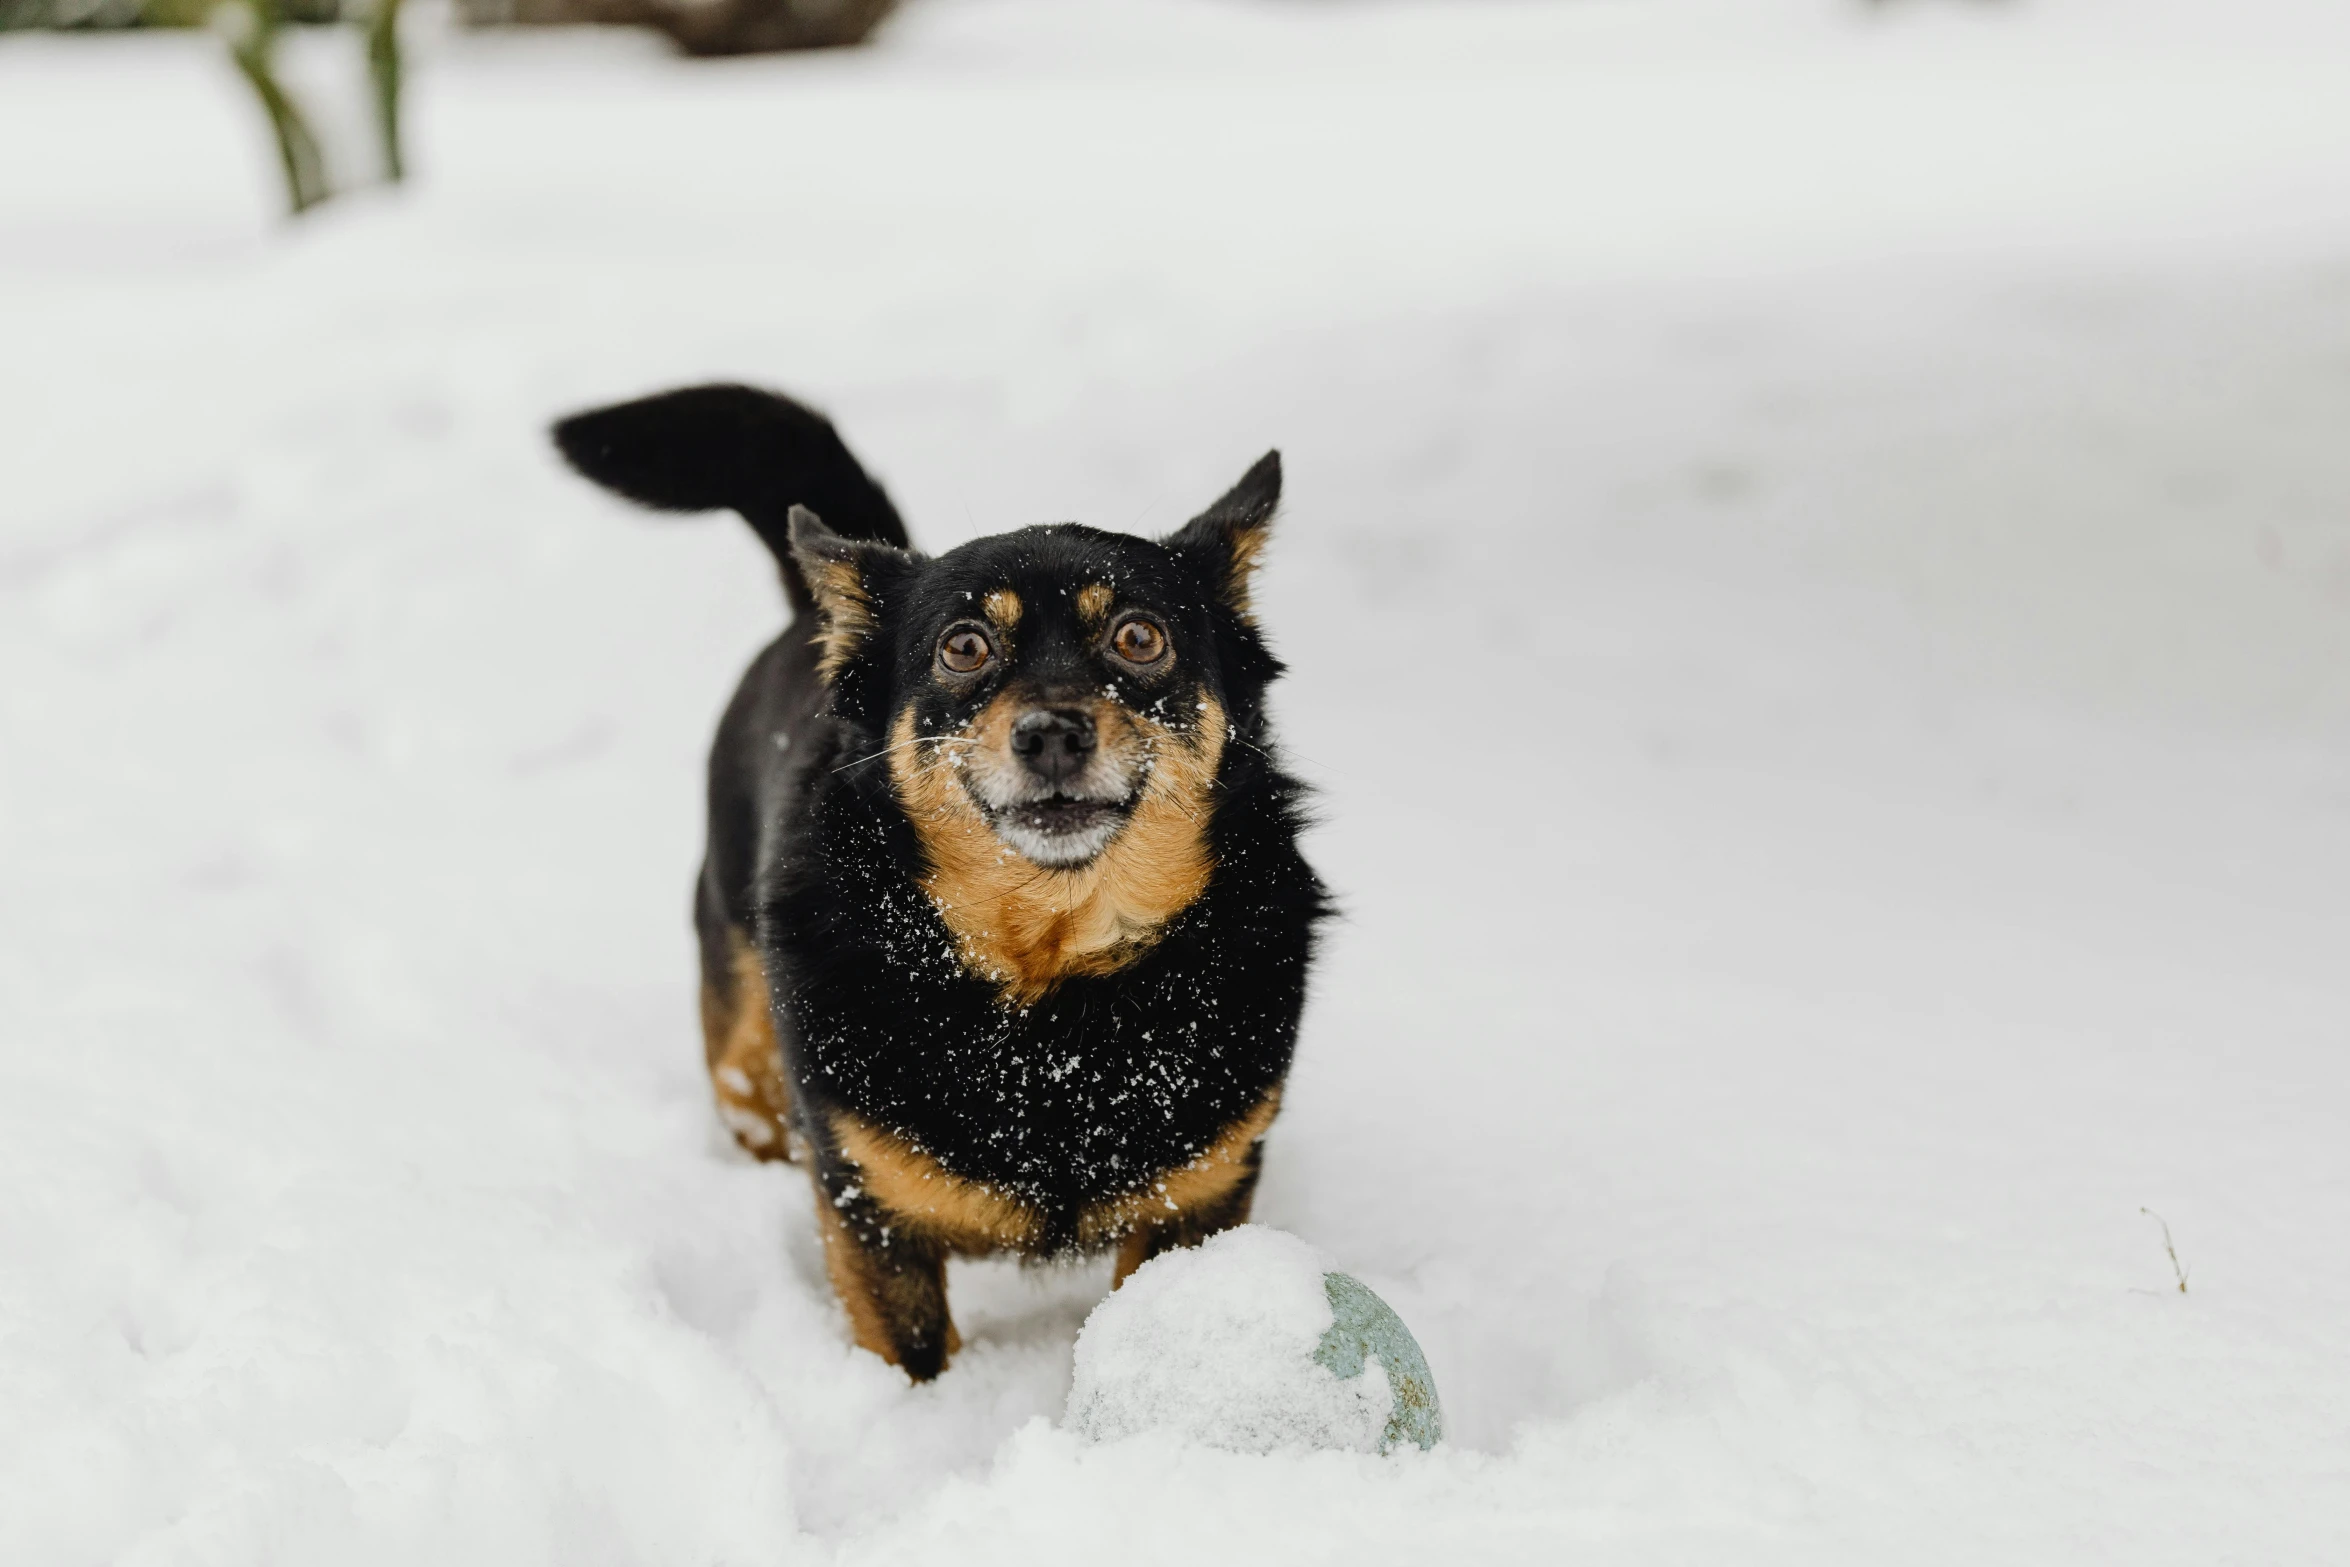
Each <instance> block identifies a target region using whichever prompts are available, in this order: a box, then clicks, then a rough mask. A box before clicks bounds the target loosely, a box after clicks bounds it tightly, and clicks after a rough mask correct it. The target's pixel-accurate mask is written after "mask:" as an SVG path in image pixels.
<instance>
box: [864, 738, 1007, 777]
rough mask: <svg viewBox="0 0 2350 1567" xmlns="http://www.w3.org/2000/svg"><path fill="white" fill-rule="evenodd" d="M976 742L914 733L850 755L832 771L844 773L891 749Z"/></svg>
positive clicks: (877, 757) (878, 758) (873, 760)
mask: <svg viewBox="0 0 2350 1567" xmlns="http://www.w3.org/2000/svg"><path fill="white" fill-rule="evenodd" d="M978 743H979V742H978V741H977V740H975V739H973V738H972V737H971V736H969V735H916V736H915V737H914V738H913V739H911V740H899V741H896V742H894V743H893V744H890V745H885V746H883V747H882V748H881V749H880V750H878V751H874V752H872V753H870V754H869V755H865V756H858V757H852V758H850V759H849V760H848V761H845V762H843V763H841V764H840V765H839V766H838V767H835V768H834V769H833V771H834V772H836V773H845V772H847V771H848V770H849V769H850V768H852V767H862V766H864V765H865V764H866V763H867V762H877V761H879V760H881V758H883V757H885V756H887V755H889V753H890V752H892V751H907V750H911V749H913V748H914V747H915V746H918V745H977V744H978Z"/></svg>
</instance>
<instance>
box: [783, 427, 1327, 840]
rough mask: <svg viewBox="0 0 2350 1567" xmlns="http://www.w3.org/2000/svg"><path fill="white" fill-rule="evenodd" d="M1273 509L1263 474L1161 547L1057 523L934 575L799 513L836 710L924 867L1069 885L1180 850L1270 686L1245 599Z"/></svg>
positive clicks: (1277, 469)
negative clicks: (1159, 834) (1130, 843)
mask: <svg viewBox="0 0 2350 1567" xmlns="http://www.w3.org/2000/svg"><path fill="white" fill-rule="evenodd" d="M1280 492H1281V465H1280V459H1279V457H1278V456H1277V455H1274V454H1268V455H1267V456H1266V457H1265V458H1264V459H1263V460H1262V461H1260V462H1259V463H1258V464H1257V465H1256V466H1255V467H1254V468H1251V469H1250V470H1249V472H1248V474H1247V475H1246V477H1244V478H1243V479H1242V480H1241V481H1240V483H1239V484H1238V485H1236V486H1235V487H1234V488H1233V489H1232V491H1231V492H1230V493H1229V494H1227V495H1226V496H1224V498H1223V499H1221V500H1219V501H1218V502H1217V503H1216V504H1215V505H1214V506H1211V507H1210V508H1209V509H1208V510H1207V511H1205V512H1204V513H1202V514H1201V515H1200V516H1198V517H1197V518H1195V519H1193V520H1192V521H1191V522H1190V523H1189V524H1187V525H1186V526H1185V527H1184V528H1182V529H1181V530H1180V531H1178V532H1177V533H1175V534H1174V535H1173V536H1171V537H1169V538H1167V539H1165V540H1150V539H1141V538H1134V537H1130V536H1127V535H1123V534H1115V533H1105V532H1102V531H1100V530H1098V529H1094V528H1088V527H1082V526H1079V525H1076V524H1073V523H1071V524H1056V525H1050V526H1042V527H1033V528H1025V529H1022V530H1020V531H1019V532H1016V533H1006V534H999V535H996V536H995V537H992V538H985V539H979V540H976V541H974V542H972V543H969V544H966V545H963V546H962V547H961V548H959V549H956V550H953V551H950V552H949V553H947V554H945V555H943V556H940V557H938V558H937V559H935V560H932V559H925V558H923V557H920V556H917V555H914V554H911V553H909V552H907V551H904V550H900V549H896V548H893V547H891V546H888V545H883V544H875V543H871V542H867V541H863V540H851V539H844V538H841V537H839V536H837V535H835V534H834V533H832V532H831V531H830V530H829V529H827V528H826V527H825V526H824V524H823V523H822V522H821V521H820V520H819V519H818V518H817V517H816V516H815V515H814V514H813V513H810V512H808V511H806V510H804V509H802V510H796V511H795V512H794V513H793V515H792V519H791V545H792V553H793V557H794V560H795V561H796V563H797V565H798V567H799V569H800V571H801V573H802V575H803V576H804V577H805V579H806V580H807V582H808V585H809V587H810V589H811V591H812V592H813V595H814V597H815V601H816V606H817V611H818V613H819V615H820V616H821V617H822V618H821V624H820V627H819V630H818V633H817V635H818V640H819V645H820V647H821V660H820V662H821V668H822V672H823V675H824V678H825V679H826V681H827V682H828V684H829V685H830V688H831V701H832V707H833V711H834V712H835V713H836V715H838V716H839V717H841V718H842V719H844V720H846V721H847V722H848V723H849V724H851V725H852V726H853V727H854V728H855V729H856V730H857V731H859V735H858V742H857V743H859V744H861V745H863V747H864V750H863V751H862V753H861V754H862V755H864V756H870V757H872V758H873V759H875V760H877V761H878V760H882V759H886V761H887V771H888V777H889V779H890V781H891V784H892V787H893V788H894V790H895V792H896V794H897V798H898V803H899V805H900V807H901V808H902V809H903V810H904V811H905V813H906V815H907V817H908V818H909V819H910V820H911V821H912V822H913V823H914V824H915V826H916V828H917V830H918V831H919V832H920V833H921V835H922V837H923V840H924V843H925V847H926V849H927V851H928V853H929V857H930V858H931V860H932V861H933V863H934V864H938V863H942V862H951V861H953V860H956V859H961V858H968V857H970V856H971V855H972V854H973V853H974V852H975V851H979V852H984V853H987V854H991V855H992V856H993V857H994V858H995V859H997V860H999V861H1001V860H1003V859H1005V858H1006V857H1007V856H1017V857H1018V858H1019V859H1020V860H1021V861H1025V862H1026V863H1027V864H1029V865H1031V866H1035V867H1041V868H1045V869H1051V870H1067V869H1074V868H1079V867H1085V866H1089V865H1092V864H1094V863H1096V862H1097V861H1098V860H1099V859H1100V858H1101V857H1102V856H1103V855H1104V854H1105V853H1106V852H1107V851H1108V850H1110V848H1111V846H1112V845H1114V844H1119V843H1121V842H1123V841H1127V840H1131V839H1133V838H1135V837H1136V836H1137V835H1138V834H1139V835H1143V836H1150V835H1152V833H1153V829H1154V827H1163V828H1164V829H1165V830H1166V831H1167V832H1168V833H1169V834H1170V836H1171V838H1180V839H1183V840H1186V841H1190V842H1195V843H1196V841H1197V840H1198V838H1199V836H1200V832H1199V824H1200V823H1202V822H1204V821H1205V820H1206V818H1207V817H1208V815H1209V813H1210V812H1211V811H1212V810H1213V800H1212V797H1211V796H1212V791H1213V789H1214V786H1215V779H1216V775H1217V771H1218V767H1219V764H1220V761H1221V759H1222V756H1223V752H1224V748H1225V747H1226V746H1227V745H1229V744H1231V743H1233V742H1234V741H1235V740H1237V739H1243V738H1245V737H1246V736H1247V734H1248V733H1249V732H1251V731H1253V729H1254V728H1255V726H1256V722H1257V714H1258V710H1259V705H1260V703H1261V700H1262V697H1263V692H1264V687H1265V685H1266V683H1267V682H1268V681H1269V680H1271V679H1272V677H1273V676H1274V675H1275V674H1276V673H1277V672H1278V668H1279V666H1278V665H1277V664H1276V663H1275V662H1274V660H1273V658H1272V656H1271V654H1270V653H1269V652H1268V651H1267V650H1266V647H1265V644H1264V641H1263V639H1262V638H1261V636H1260V635H1259V634H1258V631H1257V627H1256V623H1255V620H1254V617H1253V615H1252V613H1251V610H1250V603H1249V584H1250V577H1251V574H1252V572H1253V570H1254V568H1255V565H1256V562H1257V559H1258V556H1259V554H1260V552H1261V551H1262V549H1263V546H1264V542H1265V538H1266V531H1267V528H1268V527H1269V525H1270V523H1271V520H1272V515H1273V510H1274V506H1275V503H1276V502H1277V501H1278V500H1279V498H1280ZM1184 823H1188V824H1190V830H1189V831H1183V830H1182V829H1181V827H1180V826H1179V825H1178V824H1184ZM1168 847H1173V845H1172V843H1170V844H1169V845H1168ZM1198 852H1204V851H1195V852H1194V853H1193V854H1192V855H1191V856H1189V857H1193V858H1196V855H1197V853H1198ZM1178 857H1179V858H1180V857H1184V856H1178ZM1157 859H1158V860H1159V861H1160V862H1161V867H1162V869H1163V868H1164V867H1163V862H1164V861H1165V859H1166V856H1165V855H1160V856H1157Z"/></svg>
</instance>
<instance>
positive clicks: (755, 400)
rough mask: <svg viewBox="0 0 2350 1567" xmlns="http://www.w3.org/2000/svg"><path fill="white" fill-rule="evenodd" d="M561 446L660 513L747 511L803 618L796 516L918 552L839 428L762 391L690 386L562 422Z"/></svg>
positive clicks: (587, 472) (580, 467)
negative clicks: (800, 511)
mask: <svg viewBox="0 0 2350 1567" xmlns="http://www.w3.org/2000/svg"><path fill="white" fill-rule="evenodd" d="M554 436H555V445H556V446H557V448H559V449H560V450H561V451H562V453H563V457H564V460H565V461H566V462H568V463H570V464H571V466H572V467H573V468H574V469H576V470H577V471H578V472H579V473H580V474H581V475H582V476H583V477H585V478H589V479H593V480H594V481H595V482H596V483H598V484H600V485H602V486H604V488H606V489H608V490H612V491H615V492H617V493H619V494H621V495H625V496H627V497H628V498H629V499H630V500H632V501H635V502H636V503H637V504H638V505H640V506H650V507H653V508H654V509H656V510H659V511H725V510H732V511H737V512H740V513H742V518H743V520H744V521H745V522H747V523H749V524H750V525H751V528H752V530H753V531H754V532H756V533H757V534H758V535H759V538H760V540H761V542H763V543H764V544H766V546H767V548H768V551H769V552H770V553H772V554H773V555H774V556H775V564H776V568H777V569H778V570H779V571H781V572H782V574H783V590H784V592H785V593H786V594H787V595H788V596H789V597H790V599H791V603H792V611H793V613H794V614H797V615H805V614H807V613H808V611H809V609H810V607H811V605H812V603H813V600H812V599H811V598H810V597H809V594H808V585H807V583H806V582H804V581H802V580H801V577H800V571H799V567H798V566H797V565H795V564H794V563H793V561H792V554H791V509H792V508H793V507H794V506H805V507H807V508H808V509H809V510H810V511H812V512H814V513H815V514H816V515H817V516H818V517H820V518H822V519H823V521H824V525H825V526H826V527H827V528H829V529H831V530H832V531H833V532H834V533H837V534H839V535H840V536H841V537H842V538H848V539H874V540H878V541H880V542H881V543H884V544H894V545H897V546H898V547H899V548H900V549H904V548H906V547H907V546H908V544H909V540H908V539H907V537H906V525H905V523H904V522H903V521H902V520H901V519H900V518H899V516H898V509H897V508H896V507H895V506H893V505H891V504H890V499H889V495H888V494H887V492H885V491H884V490H883V489H882V487H881V486H880V485H879V484H876V483H875V482H874V481H873V477H872V475H870V474H868V473H867V472H866V471H865V469H864V467H863V466H862V465H861V464H860V463H859V462H858V461H857V459H856V458H855V457H854V456H853V455H851V453H850V451H849V449H848V447H847V446H846V445H844V444H843V443H842V441H841V438H840V436H839V435H838V434H837V433H836V432H835V431H834V430H833V428H832V421H831V420H829V419H827V418H825V417H824V416H823V415H822V414H820V413H818V412H816V411H815V410H814V409H812V408H808V407H805V406H803V405H801V404H799V403H796V402H794V401H792V400H791V399H790V398H788V397H785V396H782V395H780V394H779V393H775V392H763V391H761V390H759V389H758V388H757V387H755V386H730V385H721V386H689V387H685V388H682V389H681V390H678V391H674V392H663V393H660V394H659V395H658V396H654V397H644V398H639V399H638V400H637V401H635V402H632V403H615V404H613V405H612V406H611V407H609V408H591V409H589V410H588V411H587V412H585V413H576V414H573V415H572V416H571V417H569V418H568V419H562V420H558V421H557V422H556V424H555V428H554Z"/></svg>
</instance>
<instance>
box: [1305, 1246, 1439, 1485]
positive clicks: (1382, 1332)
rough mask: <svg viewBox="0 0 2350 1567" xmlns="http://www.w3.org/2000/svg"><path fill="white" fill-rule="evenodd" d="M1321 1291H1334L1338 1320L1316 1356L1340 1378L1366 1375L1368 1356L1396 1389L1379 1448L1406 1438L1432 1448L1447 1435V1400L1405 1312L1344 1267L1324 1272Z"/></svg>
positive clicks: (1332, 1312)
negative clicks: (1439, 1396)
mask: <svg viewBox="0 0 2350 1567" xmlns="http://www.w3.org/2000/svg"><path fill="white" fill-rule="evenodd" d="M1322 1291H1323V1293H1324V1294H1326V1295H1328V1296H1329V1297H1330V1315H1331V1316H1332V1318H1333V1319H1335V1320H1333V1321H1332V1322H1331V1324H1330V1330H1329V1331H1328V1332H1327V1333H1324V1334H1323V1335H1322V1341H1321V1343H1320V1344H1318V1345H1316V1346H1315V1348H1314V1359H1315V1360H1316V1361H1317V1362H1319V1363H1320V1364H1321V1365H1322V1366H1324V1367H1326V1368H1327V1369H1328V1370H1329V1371H1330V1373H1331V1374H1332V1375H1333V1376H1336V1377H1338V1378H1339V1379H1340V1380H1341V1381H1346V1380H1351V1379H1352V1378H1355V1377H1359V1376H1361V1375H1362V1374H1363V1362H1364V1361H1366V1360H1376V1361H1377V1362H1379V1365H1380V1369H1382V1370H1383V1371H1385V1372H1386V1373H1387V1386H1388V1389H1389V1390H1390V1391H1391V1392H1392V1393H1394V1395H1395V1412H1394V1413H1393V1414H1391V1415H1389V1416H1388V1417H1387V1429H1386V1431H1385V1432H1383V1433H1382V1434H1381V1436H1380V1438H1379V1451H1381V1452H1382V1453H1392V1452H1394V1451H1395V1450H1396V1449H1397V1448H1398V1447H1400V1446H1402V1445H1403V1444H1404V1443H1406V1442H1411V1443H1414V1444H1416V1445H1418V1446H1419V1447H1420V1448H1422V1449H1427V1448H1431V1447H1434V1446H1435V1445H1436V1444H1437V1443H1438V1442H1440V1441H1442V1440H1443V1438H1444V1406H1443V1405H1441V1404H1439V1403H1437V1401H1436V1379H1435V1378H1434V1377H1432V1376H1430V1375H1429V1374H1428V1357H1427V1356H1425V1355H1423V1354H1421V1353H1420V1344H1419V1341H1418V1340H1417V1339H1415V1338H1413V1337H1412V1330H1411V1329H1410V1328H1407V1327H1405V1326H1404V1325H1403V1318H1401V1317H1399V1316H1397V1315H1396V1314H1395V1309H1394V1308H1393V1307H1391V1306H1389V1305H1388V1304H1387V1302H1385V1301H1383V1300H1381V1299H1380V1298H1379V1297H1378V1296H1376V1295H1374V1294H1372V1293H1371V1292H1370V1290H1368V1289H1366V1288H1365V1287H1364V1286H1363V1284H1362V1283H1361V1281H1360V1280H1357V1279H1352V1278H1349V1277H1347V1276H1346V1275H1345V1274H1343V1273H1325V1274H1323V1275H1322Z"/></svg>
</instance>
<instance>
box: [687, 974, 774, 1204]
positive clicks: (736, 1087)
mask: <svg viewBox="0 0 2350 1567" xmlns="http://www.w3.org/2000/svg"><path fill="white" fill-rule="evenodd" d="M729 945H730V947H731V948H732V953H733V960H734V972H733V975H732V981H733V994H732V995H731V996H726V995H720V994H718V993H717V992H716V991H715V990H714V988H713V987H712V986H710V985H709V984H708V983H706V982H705V983H704V985H703V986H702V1050H703V1055H704V1059H705V1060H706V1061H707V1062H708V1064H709V1068H710V1086H711V1088H712V1089H713V1090H714V1091H715V1092H716V1093H717V1096H718V1117H719V1119H720V1120H722V1121H724V1122H725V1123H726V1125H727V1129H728V1130H729V1131H731V1132H733V1133H734V1139H735V1141H736V1142H738V1143H741V1144H742V1145H743V1147H744V1148H746V1149H748V1150H749V1151H750V1152H751V1153H752V1154H754V1155H756V1156H757V1157H758V1158H761V1159H781V1160H783V1161H785V1162H786V1163H788V1162H790V1159H791V1134H790V1131H789V1128H790V1126H791V1089H790V1087H789V1085H788V1084H786V1083H785V1082H784V1077H783V1052H782V1051H781V1050H780V1049H779V1048H778V1047H777V1045H776V1042H775V1018H774V1015H773V1014H772V1013H771V1012H770V1011H769V1010H768V1006H769V1002H768V995H767V973H766V970H765V969H764V968H762V967H761V966H760V963H759V955H758V953H756V952H755V951H753V950H752V949H751V944H750V941H749V940H748V939H747V938H746V937H744V935H743V934H742V933H741V932H740V931H733V932H730V933H729Z"/></svg>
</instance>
